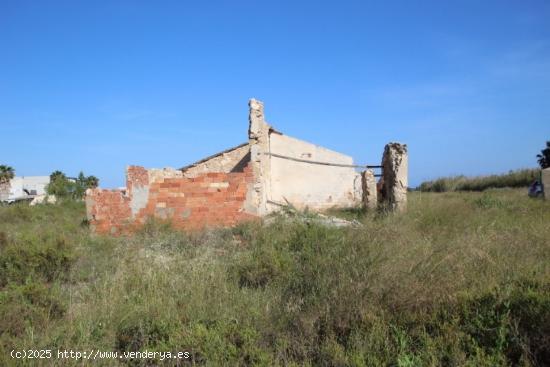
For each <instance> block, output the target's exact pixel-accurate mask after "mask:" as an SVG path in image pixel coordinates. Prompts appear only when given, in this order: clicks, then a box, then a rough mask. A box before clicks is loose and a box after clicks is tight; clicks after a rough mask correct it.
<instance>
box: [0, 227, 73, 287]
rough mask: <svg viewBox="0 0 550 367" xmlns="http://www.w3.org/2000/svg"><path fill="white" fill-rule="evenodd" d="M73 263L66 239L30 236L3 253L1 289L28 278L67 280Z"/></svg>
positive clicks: (0, 256)
mask: <svg viewBox="0 0 550 367" xmlns="http://www.w3.org/2000/svg"><path fill="white" fill-rule="evenodd" d="M72 263H73V254H72V248H71V246H70V245H68V244H67V242H66V240H65V239H64V238H63V237H55V236H48V235H46V236H45V237H43V238H40V237H35V236H33V235H29V236H28V237H25V238H23V239H19V240H18V241H16V242H11V243H9V244H8V245H6V246H3V248H2V249H1V250H0V287H4V286H6V285H7V284H8V283H16V284H24V283H25V282H26V281H27V279H34V280H40V281H45V282H52V281H54V280H56V279H61V280H62V279H66V277H67V274H68V272H69V270H70V267H71V264H72Z"/></svg>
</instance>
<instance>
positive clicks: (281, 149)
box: [269, 133, 361, 209]
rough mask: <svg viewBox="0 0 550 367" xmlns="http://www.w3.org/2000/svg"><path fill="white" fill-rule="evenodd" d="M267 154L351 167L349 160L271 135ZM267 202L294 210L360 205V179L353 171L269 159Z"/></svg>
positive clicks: (291, 139) (300, 141)
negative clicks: (285, 205)
mask: <svg viewBox="0 0 550 367" xmlns="http://www.w3.org/2000/svg"><path fill="white" fill-rule="evenodd" d="M269 148H270V152H271V153H275V154H278V155H283V156H288V157H292V158H297V159H301V160H310V161H317V162H328V163H336V164H346V165H352V164H353V158H352V157H349V156H347V155H344V154H341V153H338V152H335V151H332V150H329V149H326V148H323V147H320V146H317V145H315V144H311V143H308V142H305V141H302V140H298V139H295V138H292V137H290V136H286V135H282V134H277V133H272V134H271V135H270V147H269ZM270 159H271V172H270V177H269V182H270V188H271V189H270V200H271V201H273V202H277V203H285V202H286V201H288V202H290V203H291V204H292V205H294V206H296V207H298V208H304V207H309V208H311V209H326V208H330V207H353V206H357V205H360V204H361V195H360V194H359V192H358V188H357V187H359V188H360V176H359V174H358V173H357V172H356V171H355V169H354V168H350V167H337V166H327V165H320V164H311V163H305V162H299V161H293V160H290V159H286V158H279V157H276V156H270Z"/></svg>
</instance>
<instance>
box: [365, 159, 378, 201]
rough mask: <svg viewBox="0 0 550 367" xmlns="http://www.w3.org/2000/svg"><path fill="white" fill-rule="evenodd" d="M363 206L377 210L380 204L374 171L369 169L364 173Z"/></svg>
mask: <svg viewBox="0 0 550 367" xmlns="http://www.w3.org/2000/svg"><path fill="white" fill-rule="evenodd" d="M362 178H363V179H362V183H363V206H364V207H365V208H366V209H368V210H375V209H376V208H377V206H378V189H377V187H376V177H374V171H373V170H371V169H367V170H366V171H363V173H362Z"/></svg>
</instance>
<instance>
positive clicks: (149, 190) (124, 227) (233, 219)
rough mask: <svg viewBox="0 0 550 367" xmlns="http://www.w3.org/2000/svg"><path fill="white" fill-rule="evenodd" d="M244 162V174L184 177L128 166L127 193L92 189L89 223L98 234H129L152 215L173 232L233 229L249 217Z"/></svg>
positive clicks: (248, 177)
mask: <svg viewBox="0 0 550 367" xmlns="http://www.w3.org/2000/svg"><path fill="white" fill-rule="evenodd" d="M252 181H253V179H252V170H251V167H250V165H249V164H247V165H246V166H245V167H244V168H243V170H242V172H229V173H224V172H208V173H204V174H200V175H196V177H185V176H184V173H183V172H182V171H179V170H173V169H165V170H158V169H152V170H147V169H145V168H143V167H137V166H130V167H129V168H128V170H127V189H126V190H102V189H91V190H88V192H87V195H86V204H87V205H86V207H87V211H88V212H87V214H88V219H89V221H90V225H91V226H92V229H93V230H94V231H95V232H96V233H102V234H119V233H128V232H131V231H133V230H135V229H136V228H138V227H139V226H141V225H143V224H144V223H145V222H146V221H147V219H148V218H150V217H153V218H157V219H161V220H166V221H169V222H170V223H171V224H172V225H173V226H174V227H175V228H182V229H200V228H203V227H208V226H220V225H234V224H236V223H237V222H238V221H240V220H243V219H250V218H253V216H251V215H250V214H248V213H246V212H245V210H244V203H245V200H246V195H247V192H248V190H249V187H250V185H251V184H252Z"/></svg>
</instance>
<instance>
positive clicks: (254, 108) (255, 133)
mask: <svg viewBox="0 0 550 367" xmlns="http://www.w3.org/2000/svg"><path fill="white" fill-rule="evenodd" d="M248 106H249V115H248V120H249V128H248V142H249V144H250V159H251V162H252V173H253V175H254V182H253V188H252V190H249V193H248V195H247V199H246V202H245V210H246V212H248V213H250V214H255V215H258V216H263V215H265V214H267V198H268V190H269V177H270V159H269V158H270V157H269V156H267V155H266V154H265V153H268V152H269V129H270V126H269V125H268V124H267V123H266V122H265V117H264V104H263V103H262V102H260V101H258V100H256V99H254V98H252V99H251V100H250V101H249V102H248Z"/></svg>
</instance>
